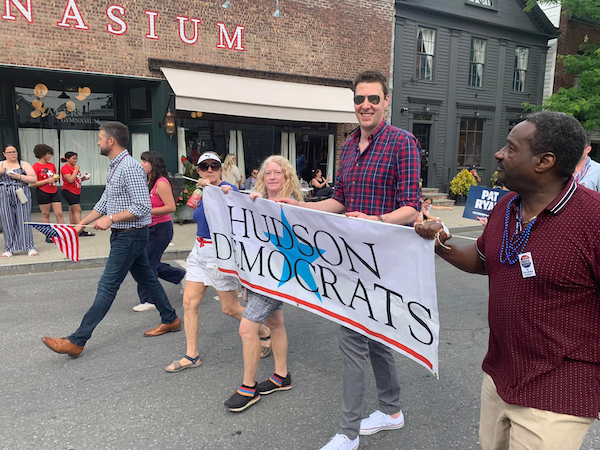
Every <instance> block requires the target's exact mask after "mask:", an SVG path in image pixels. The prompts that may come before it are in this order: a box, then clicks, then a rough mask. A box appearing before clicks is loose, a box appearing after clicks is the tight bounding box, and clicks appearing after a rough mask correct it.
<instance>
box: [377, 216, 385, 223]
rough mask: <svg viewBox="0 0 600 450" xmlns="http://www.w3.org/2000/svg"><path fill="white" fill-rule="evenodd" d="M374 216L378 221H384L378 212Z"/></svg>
mask: <svg viewBox="0 0 600 450" xmlns="http://www.w3.org/2000/svg"><path fill="white" fill-rule="evenodd" d="M376 217H377V220H379V221H380V222H382V223H383V222H384V220H383V217H381V216H380V215H379V214H377V216H376Z"/></svg>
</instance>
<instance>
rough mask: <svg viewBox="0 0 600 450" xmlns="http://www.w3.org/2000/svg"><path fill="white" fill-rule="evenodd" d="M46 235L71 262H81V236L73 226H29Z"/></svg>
mask: <svg viewBox="0 0 600 450" xmlns="http://www.w3.org/2000/svg"><path fill="white" fill-rule="evenodd" d="M29 225H31V226H32V227H33V228H35V229H36V230H38V231H40V232H41V233H42V234H45V235H46V236H48V237H49V238H50V239H52V242H54V243H55V244H56V246H57V247H58V249H59V250H60V251H61V252H63V253H64V254H65V256H66V257H67V258H69V259H70V260H71V261H74V262H78V261H79V235H78V234H77V232H76V231H75V228H74V227H73V226H71V225H62V224H29Z"/></svg>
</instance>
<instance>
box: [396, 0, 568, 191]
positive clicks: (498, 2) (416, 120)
mask: <svg viewBox="0 0 600 450" xmlns="http://www.w3.org/2000/svg"><path fill="white" fill-rule="evenodd" d="M524 7H525V0H396V28H395V42H394V65H393V82H392V87H393V98H392V123H393V124H394V125H396V126H399V127H401V128H404V129H406V130H409V131H411V132H412V133H413V134H414V135H415V136H416V137H417V138H418V139H419V141H420V142H421V145H422V147H423V154H422V171H421V174H422V175H421V177H422V178H423V186H424V187H425V186H426V187H437V188H440V189H442V190H447V189H448V186H449V183H450V180H451V179H452V177H454V175H455V174H456V173H457V172H458V171H459V170H461V169H463V168H468V167H469V166H470V165H471V164H475V165H476V166H477V167H478V171H479V175H480V176H481V179H482V184H487V185H489V180H490V177H491V176H492V174H493V172H494V171H495V170H496V162H495V159H494V153H495V152H496V151H497V150H498V149H499V148H501V147H502V146H503V145H504V143H505V140H506V135H507V134H508V132H509V131H510V128H511V127H512V126H514V124H516V123H518V122H519V121H520V120H522V119H523V109H522V106H521V105H522V103H523V102H529V103H534V104H536V103H541V101H542V95H543V91H544V70H545V65H546V52H547V42H548V39H550V38H553V37H556V36H557V35H558V30H557V29H556V28H555V27H554V26H553V25H552V24H551V23H550V21H549V20H548V18H547V17H546V15H545V14H544V13H543V12H542V11H541V10H540V9H539V8H538V7H536V8H535V9H533V10H532V11H531V12H530V13H526V12H524V11H523V8H524Z"/></svg>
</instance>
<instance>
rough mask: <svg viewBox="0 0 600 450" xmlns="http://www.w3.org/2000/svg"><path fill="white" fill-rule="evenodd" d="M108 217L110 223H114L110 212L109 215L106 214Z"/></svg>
mask: <svg viewBox="0 0 600 450" xmlns="http://www.w3.org/2000/svg"><path fill="white" fill-rule="evenodd" d="M108 218H109V219H110V222H111V223H115V221H114V220H113V218H112V214H111V215H110V216H108Z"/></svg>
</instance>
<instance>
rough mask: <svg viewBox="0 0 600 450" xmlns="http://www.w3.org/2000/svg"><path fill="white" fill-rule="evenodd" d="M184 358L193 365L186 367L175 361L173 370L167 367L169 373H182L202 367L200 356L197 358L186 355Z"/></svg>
mask: <svg viewBox="0 0 600 450" xmlns="http://www.w3.org/2000/svg"><path fill="white" fill-rule="evenodd" d="M184 358H185V359H187V360H189V361H190V362H191V364H186V365H185V366H182V365H181V363H180V362H179V361H173V369H169V368H168V367H166V368H165V370H166V371H167V372H171V373H175V372H181V371H182V370H185V369H193V368H194V367H200V365H201V364H202V361H200V355H198V356H196V357H195V358H192V357H190V356H188V355H185V356H184Z"/></svg>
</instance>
